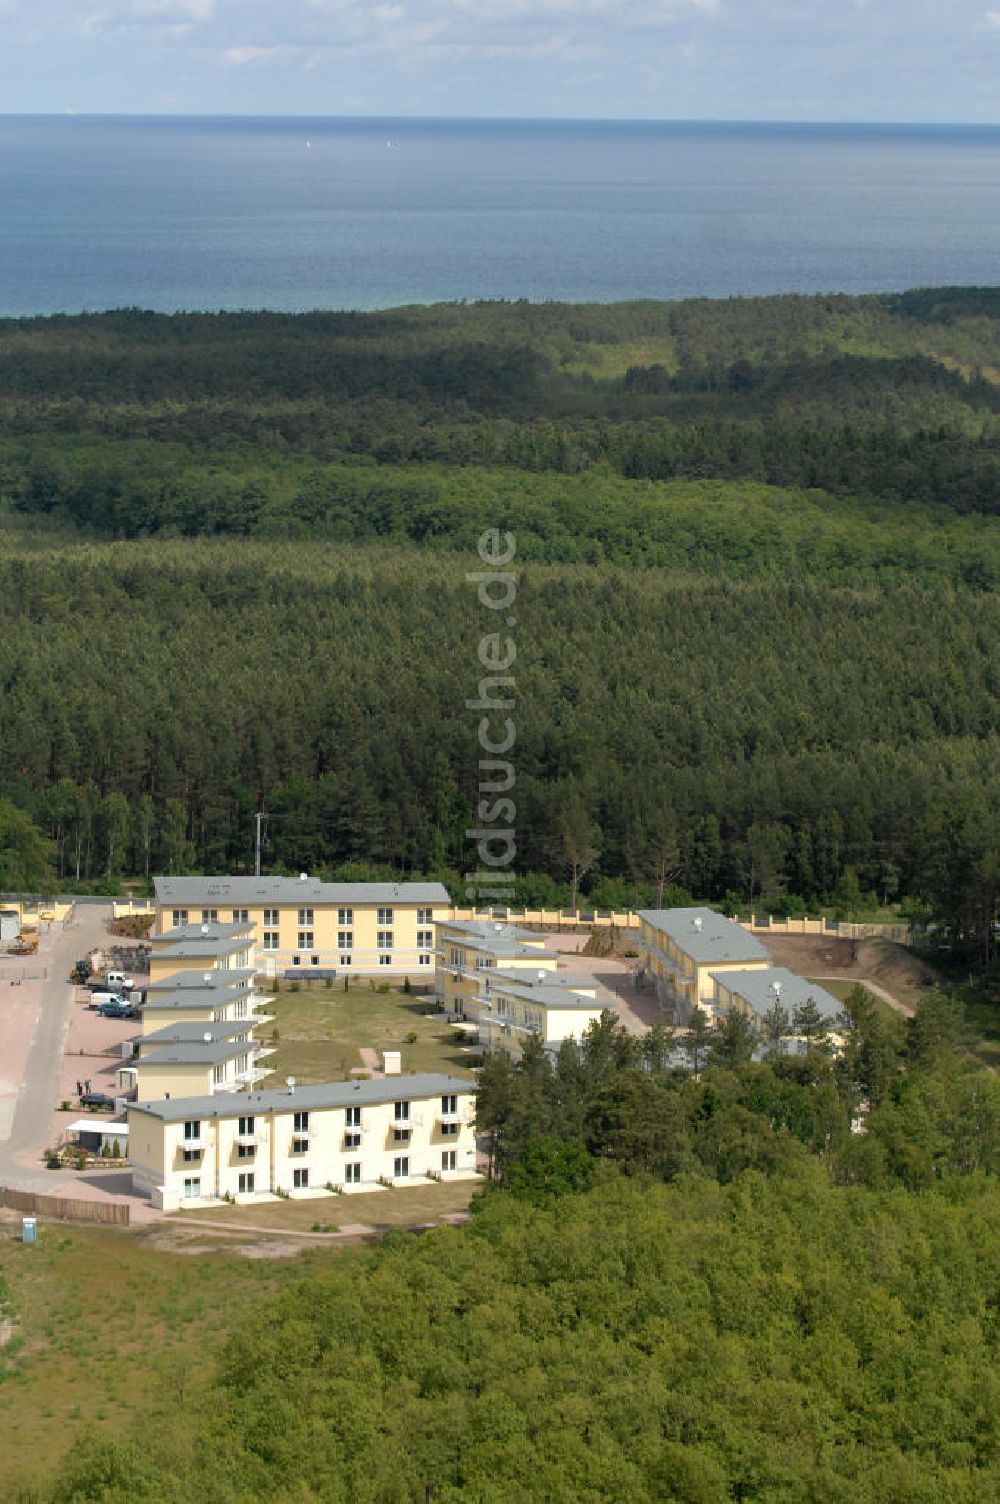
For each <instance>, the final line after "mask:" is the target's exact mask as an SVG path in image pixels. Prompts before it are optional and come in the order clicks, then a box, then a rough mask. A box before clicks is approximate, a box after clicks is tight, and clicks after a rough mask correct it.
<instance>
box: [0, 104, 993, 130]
mask: <svg viewBox="0 0 1000 1504" xmlns="http://www.w3.org/2000/svg"><path fill="white" fill-rule="evenodd" d="M0 120H303V121H306V120H308V121H351V122H356V121H372V122H375V121H385V120H391V121H394V122H400V123H414V124H426V123H434V124H439V123H455V124H500V125H504V124H519V125H720V126H754V127H757V126H809V127H817V126H819V127H824V126H826V127H834V128H837V127H839V128H843V127H855V128H856V127H862V128H865V129H879V128H882V129H887V130H898V129H904V130H1000V119H998V120H895V119H894V120H886V119H882V120H872V119H864V118H856V119H847V118H837V119H830V118H826V119H813V120H810V119H803V118H799V117H795V118H793V117H791V116H787V117H786V116H782V117H780V118H768V117H766V116H758V117H750V116H736V115H732V116H728V115H515V114H505V115H490V114H483V115H466V114H454V115H439V114H418V115H412V114H411V115H394V114H391V113H377V112H372V113H368V114H360V115H359V114H330V115H323V114H312V113H300V112H296V111H293V112H286V111H278V110H265V111H255V112H247V111H244V110H78V109H73V108H64V109H61V110H52V109H50V110H0Z"/></svg>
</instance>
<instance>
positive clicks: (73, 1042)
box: [49, 977, 143, 1144]
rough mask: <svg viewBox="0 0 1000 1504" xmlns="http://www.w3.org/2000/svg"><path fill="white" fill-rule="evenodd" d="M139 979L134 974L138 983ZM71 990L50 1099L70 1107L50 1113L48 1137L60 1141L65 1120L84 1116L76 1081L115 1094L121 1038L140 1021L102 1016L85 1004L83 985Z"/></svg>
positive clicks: (135, 1029) (105, 1115)
mask: <svg viewBox="0 0 1000 1504" xmlns="http://www.w3.org/2000/svg"><path fill="white" fill-rule="evenodd" d="M142 980H143V979H142V978H139V977H136V982H137V983H138V984H139V985H141V983H142ZM74 992H75V996H74V1000H73V1007H72V1011H71V1013H70V1018H69V1028H68V1030H67V1034H66V1045H65V1049H64V1051H63V1056H62V1060H61V1062H60V1067H59V1081H58V1084H57V1087H56V1097H55V1103H54V1105H57V1104H58V1103H59V1102H63V1101H67V1102H69V1104H70V1107H71V1109H72V1110H71V1111H70V1112H59V1111H55V1112H54V1113H53V1118H52V1133H51V1138H50V1140H49V1141H50V1143H53V1144H60V1143H62V1142H63V1141H64V1139H63V1135H64V1134H65V1131H66V1127H67V1125H68V1124H69V1123H75V1122H76V1120H77V1118H80V1117H86V1116H88V1114H87V1113H86V1111H85V1109H83V1108H81V1107H80V1105H79V1102H78V1100H77V1091H76V1085H77V1082H78V1081H79V1082H80V1084H81V1085H82V1086H83V1087H84V1090H86V1083H87V1081H89V1082H90V1089H91V1091H101V1092H104V1093H106V1095H107V1096H109V1097H113V1096H115V1094H116V1092H117V1090H118V1087H117V1082H116V1079H115V1077H116V1072H117V1070H118V1067H119V1066H120V1065H124V1064H126V1063H127V1062H126V1061H125V1058H124V1056H123V1055H122V1052H121V1046H122V1042H123V1041H124V1040H126V1039H132V1038H133V1037H134V1036H135V1035H136V1034H138V1033H139V1032H140V1030H141V1024H140V1022H139V1020H138V1019H137V1018H102V1017H101V1015H100V1014H99V1013H97V1012H96V1011H94V1010H92V1009H90V1008H88V1007H87V1003H88V1001H89V993H88V992H87V990H86V988H83V987H78V988H75V989H74ZM109 1052H111V1053H109ZM94 1116H95V1117H96V1118H110V1117H113V1116H114V1114H113V1113H109V1112H105V1113H95V1114H94Z"/></svg>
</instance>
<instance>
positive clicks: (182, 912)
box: [173, 909, 188, 929]
mask: <svg viewBox="0 0 1000 1504" xmlns="http://www.w3.org/2000/svg"><path fill="white" fill-rule="evenodd" d="M173 921H174V929H178V928H179V927H180V925H182V924H187V922H188V911H187V909H175V910H174V913H173Z"/></svg>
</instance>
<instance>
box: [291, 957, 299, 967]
mask: <svg viewBox="0 0 1000 1504" xmlns="http://www.w3.org/2000/svg"><path fill="white" fill-rule="evenodd" d="M298 964H299V958H298V956H293V957H292V965H293V966H298Z"/></svg>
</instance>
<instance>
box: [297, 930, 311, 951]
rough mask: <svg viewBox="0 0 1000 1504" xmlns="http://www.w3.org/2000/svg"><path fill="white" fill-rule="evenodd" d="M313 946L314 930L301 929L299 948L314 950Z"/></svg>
mask: <svg viewBox="0 0 1000 1504" xmlns="http://www.w3.org/2000/svg"><path fill="white" fill-rule="evenodd" d="M312 948H313V932H312V930H299V950H312Z"/></svg>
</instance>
